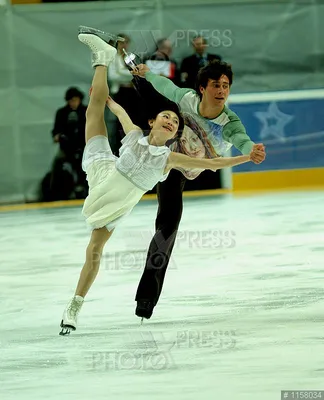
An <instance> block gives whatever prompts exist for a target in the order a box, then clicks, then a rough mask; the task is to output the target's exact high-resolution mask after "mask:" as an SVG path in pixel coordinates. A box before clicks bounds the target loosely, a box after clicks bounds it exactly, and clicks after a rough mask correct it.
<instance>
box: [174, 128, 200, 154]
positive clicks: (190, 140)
mask: <svg viewBox="0 0 324 400" xmlns="http://www.w3.org/2000/svg"><path fill="white" fill-rule="evenodd" d="M180 144H181V148H182V150H183V152H184V153H185V154H187V155H188V156H190V157H196V158H204V157H205V156H206V149H205V146H204V144H203V142H202V141H201V140H200V139H199V137H198V136H197V135H196V134H195V132H194V131H193V130H192V129H190V128H189V127H188V126H187V125H185V127H184V130H183V133H182V136H181V139H180Z"/></svg>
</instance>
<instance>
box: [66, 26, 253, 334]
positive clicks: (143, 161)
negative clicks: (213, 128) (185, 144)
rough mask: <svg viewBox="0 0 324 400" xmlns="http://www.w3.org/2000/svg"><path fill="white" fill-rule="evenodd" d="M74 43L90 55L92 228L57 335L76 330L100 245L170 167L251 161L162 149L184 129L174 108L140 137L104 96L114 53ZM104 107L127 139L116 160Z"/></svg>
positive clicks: (87, 162) (84, 37)
mask: <svg viewBox="0 0 324 400" xmlns="http://www.w3.org/2000/svg"><path fill="white" fill-rule="evenodd" d="M78 38H79V40H80V41H81V42H82V43H84V44H86V45H88V46H89V47H90V49H91V51H92V66H93V67H94V68H95V72H94V77H93V81H92V92H91V96H90V101H89V105H88V109H87V113H86V129H85V135H86V147H85V150H84V154H83V160H82V168H83V169H84V171H85V172H86V174H87V180H88V183H89V195H88V197H87V198H86V200H85V202H84V206H83V210H82V213H83V215H84V216H85V218H86V221H87V223H88V225H89V226H90V227H91V229H92V234H91V238H90V242H89V244H88V247H87V249H86V260H85V264H84V266H83V268H82V270H81V274H80V278H79V282H78V285H77V288H76V291H75V294H74V296H73V298H72V299H71V300H70V302H69V303H68V305H67V307H66V309H65V310H64V313H63V317H62V321H61V328H62V330H61V332H60V334H61V335H66V334H69V333H70V330H71V329H72V330H76V327H77V319H78V314H79V312H80V310H81V307H82V304H83V302H84V298H85V296H86V294H87V293H88V291H89V289H90V287H91V285H92V284H93V282H94V280H95V278H96V276H97V273H98V271H99V265H100V259H101V255H102V251H103V248H104V245H105V244H106V242H107V241H108V239H109V238H110V236H111V235H112V232H113V230H114V228H115V227H116V225H117V224H118V222H119V221H120V220H121V219H122V218H124V217H125V216H126V215H128V214H129V213H130V211H131V210H132V209H133V207H134V206H135V205H136V204H137V203H138V202H139V200H140V199H141V197H142V196H143V194H144V193H145V192H146V191H148V190H150V189H152V188H153V187H154V186H155V185H156V183H157V182H159V181H162V180H164V179H166V177H167V175H168V173H169V171H170V170H171V169H172V168H177V167H182V168H186V169H190V168H201V169H210V170H212V171H216V170H217V169H219V168H224V167H230V166H234V165H238V164H242V163H245V162H247V161H250V156H251V154H250V155H247V156H238V157H229V158H215V159H203V160H201V159H197V158H191V157H188V156H186V155H184V154H178V153H175V152H171V150H170V149H169V148H168V147H167V146H166V145H165V144H166V142H168V141H170V140H171V139H174V138H175V137H176V135H177V132H178V130H179V127H180V128H181V125H182V126H183V121H182V118H181V116H180V114H179V112H178V111H177V109H175V110H172V109H169V110H165V111H163V112H160V113H159V114H158V115H156V117H155V118H154V119H151V120H149V126H150V133H149V135H148V136H144V135H143V132H142V130H141V129H140V128H139V127H137V126H135V125H134V124H133V123H132V121H131V119H130V118H129V116H128V115H127V113H126V111H125V110H124V109H123V108H122V107H121V106H120V105H118V104H117V103H115V102H114V101H113V100H112V99H111V98H110V97H109V90H108V85H107V67H108V65H109V63H110V62H112V61H113V60H114V57H115V54H116V49H115V48H114V47H112V46H110V45H109V44H107V43H106V42H105V41H104V40H102V39H101V38H100V37H98V36H97V35H96V34H95V31H94V30H90V31H89V33H80V34H79V36H78ZM106 104H107V105H108V107H109V108H110V110H111V111H112V112H113V113H114V114H115V115H116V116H117V118H118V119H119V121H120V123H121V125H122V127H123V130H124V132H125V134H126V136H125V138H124V139H123V140H122V147H121V148H120V157H119V158H117V157H115V156H114V155H113V154H112V151H111V149H110V147H109V142H108V137H107V130H106V125H105V121H104V109H105V106H106Z"/></svg>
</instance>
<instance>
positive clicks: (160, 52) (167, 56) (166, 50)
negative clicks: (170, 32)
mask: <svg viewBox="0 0 324 400" xmlns="http://www.w3.org/2000/svg"><path fill="white" fill-rule="evenodd" d="M172 50H173V49H172V43H171V42H170V40H169V39H166V38H163V39H159V40H158V41H157V43H156V50H155V52H154V53H153V54H152V55H151V56H150V57H148V58H146V60H145V63H146V64H147V65H148V67H149V68H150V70H151V72H153V73H156V74H159V75H161V76H165V77H167V78H169V79H170V80H171V81H172V82H173V83H174V84H176V85H177V84H179V81H180V74H179V69H178V66H177V63H176V61H175V60H174V59H173V58H172V57H171V56H172ZM151 61H153V63H152V62H151ZM158 61H160V63H158Z"/></svg>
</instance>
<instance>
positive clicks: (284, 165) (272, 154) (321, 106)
mask: <svg viewBox="0 0 324 400" xmlns="http://www.w3.org/2000/svg"><path fill="white" fill-rule="evenodd" d="M229 107H230V108H231V110H233V111H234V112H235V113H236V114H237V115H238V116H239V117H240V119H241V120H242V122H243V124H244V126H245V128H246V131H247V134H248V135H249V136H250V138H251V140H253V141H254V142H255V143H263V144H264V145H265V146H266V153H267V157H266V160H265V161H264V162H263V163H262V164H259V165H255V164H253V163H247V164H242V165H240V166H237V167H235V168H233V171H234V172H244V171H267V170H279V169H300V168H316V167H323V166H324V99H316V100H289V101H271V102H254V103H243V104H235V103H234V102H233V103H230V105H229ZM232 149H233V151H232V154H233V156H234V155H238V154H240V153H239V152H238V151H237V150H236V149H235V148H234V147H233V148H232Z"/></svg>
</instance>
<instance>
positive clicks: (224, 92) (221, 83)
mask: <svg viewBox="0 0 324 400" xmlns="http://www.w3.org/2000/svg"><path fill="white" fill-rule="evenodd" d="M199 89H200V93H201V94H202V101H204V102H206V103H207V104H208V105H209V106H217V107H221V106H224V105H225V103H226V100H227V98H228V95H229V93H230V84H229V80H228V77H227V76H226V75H222V76H221V77H220V79H219V80H218V81H216V80H213V79H209V80H208V83H207V87H206V88H203V87H202V86H200V88H199Z"/></svg>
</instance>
